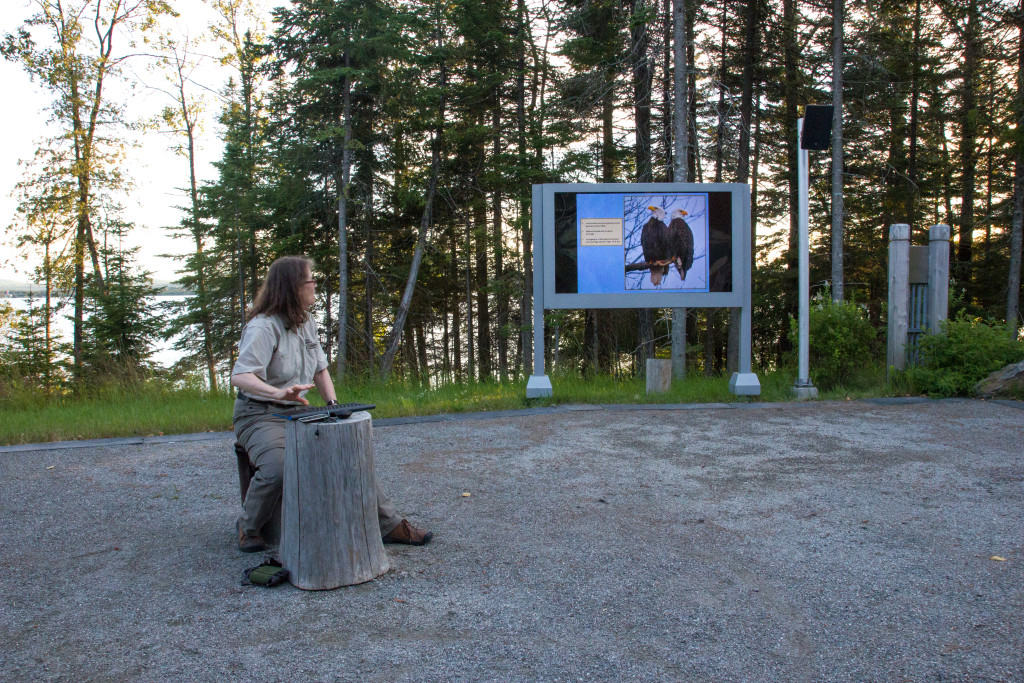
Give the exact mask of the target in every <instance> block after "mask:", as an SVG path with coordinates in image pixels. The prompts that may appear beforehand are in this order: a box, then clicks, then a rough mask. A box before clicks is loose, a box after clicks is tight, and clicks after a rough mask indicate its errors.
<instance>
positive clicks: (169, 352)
mask: <svg viewBox="0 0 1024 683" xmlns="http://www.w3.org/2000/svg"><path fill="white" fill-rule="evenodd" d="M189 296H190V295H176V296H152V297H149V301H150V303H151V304H155V305H156V306H155V307H154V310H155V311H156V312H157V315H158V316H160V317H163V316H165V315H166V313H165V312H164V311H163V310H162V309H161V308H160V307H159V306H158V305H159V304H161V303H165V302H172V301H184V300H185V299H187V298H188V297H189ZM0 301H4V302H7V303H9V304H11V306H13V307H14V308H15V310H19V311H27V310H28V307H29V300H28V299H27V298H6V297H4V298H0ZM35 305H36V306H42V305H43V299H42V298H41V297H36V299H35ZM73 312H74V303H73V302H69V303H68V304H67V305H65V306H64V307H63V308H62V309H61V310H60V311H59V312H58V313H57V314H56V315H55V316H54V317H53V325H54V327H55V328H56V335H55V336H57V337H58V338H60V339H61V341H66V342H69V343H70V342H71V339H72V336H73V335H74V322H73V321H72V320H71V319H70V318H69V317H68V316H70V315H72V314H73ZM176 339H177V337H168V338H163V337H161V338H158V339H156V340H154V341H153V343H152V344H151V346H150V348H151V349H152V350H153V354H152V355H151V356H150V360H151V361H152V362H153V363H155V364H156V365H159V366H160V367H164V368H169V367H171V366H172V365H174V364H175V363H176V362H178V360H180V359H181V357H182V356H184V355H185V354H184V353H182V352H181V351H178V350H176V349H174V348H172V347H173V345H174V342H175V341H176Z"/></svg>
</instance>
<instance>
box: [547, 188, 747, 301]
mask: <svg viewBox="0 0 1024 683" xmlns="http://www.w3.org/2000/svg"><path fill="white" fill-rule="evenodd" d="M553 208H554V229H555V235H554V237H555V240H554V242H555V244H554V246H555V254H554V256H555V269H554V270H555V293H556V294H630V293H633V292H679V293H700V292H722V293H728V292H732V290H733V277H732V253H733V249H732V247H733V245H732V230H733V215H732V212H733V207H732V193H731V192H721V191H715V192H646V193H645V192H555V193H554V207H553Z"/></svg>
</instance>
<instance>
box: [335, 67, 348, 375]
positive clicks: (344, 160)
mask: <svg viewBox="0 0 1024 683" xmlns="http://www.w3.org/2000/svg"><path fill="white" fill-rule="evenodd" d="M350 65H351V61H350V57H349V51H348V50H346V51H345V94H344V96H343V97H344V99H343V105H342V106H343V113H342V116H344V118H345V136H344V142H343V148H342V151H341V178H340V179H339V182H338V358H337V366H336V371H335V374H336V375H337V381H338V382H339V383H340V382H344V381H345V372H346V370H347V367H346V366H347V362H346V361H347V358H348V345H347V341H348V180H349V172H350V170H351V166H352V150H350V149H349V147H350V146H351V144H352V76H351V74H350V73H349V68H350Z"/></svg>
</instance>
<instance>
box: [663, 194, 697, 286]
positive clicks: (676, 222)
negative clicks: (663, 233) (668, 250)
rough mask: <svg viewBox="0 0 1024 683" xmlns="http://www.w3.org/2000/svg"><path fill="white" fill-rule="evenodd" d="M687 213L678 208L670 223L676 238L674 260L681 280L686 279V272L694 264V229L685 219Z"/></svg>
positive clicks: (669, 225)
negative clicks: (691, 228)
mask: <svg viewBox="0 0 1024 683" xmlns="http://www.w3.org/2000/svg"><path fill="white" fill-rule="evenodd" d="M685 215H686V212H685V211H683V210H682V209H676V210H675V211H673V212H672V222H671V223H669V224H668V231H669V232H670V233H671V234H672V239H673V240H675V247H674V248H673V251H674V252H675V256H674V257H673V260H674V261H675V264H676V270H678V271H679V279H680V280H686V273H687V271H689V270H690V267H691V266H693V231H692V230H690V226H689V225H687V224H686V221H685V220H683V216H685Z"/></svg>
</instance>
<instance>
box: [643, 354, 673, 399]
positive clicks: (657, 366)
mask: <svg viewBox="0 0 1024 683" xmlns="http://www.w3.org/2000/svg"><path fill="white" fill-rule="evenodd" d="M671 388H672V361H671V360H670V359H665V358H648V359H647V393H648V394H664V393H665V392H667V391H669V390H670V389H671Z"/></svg>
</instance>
